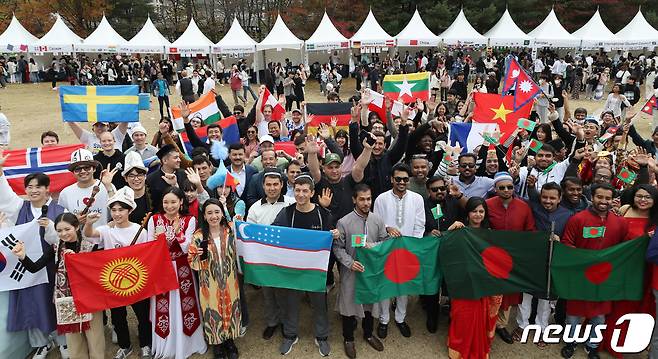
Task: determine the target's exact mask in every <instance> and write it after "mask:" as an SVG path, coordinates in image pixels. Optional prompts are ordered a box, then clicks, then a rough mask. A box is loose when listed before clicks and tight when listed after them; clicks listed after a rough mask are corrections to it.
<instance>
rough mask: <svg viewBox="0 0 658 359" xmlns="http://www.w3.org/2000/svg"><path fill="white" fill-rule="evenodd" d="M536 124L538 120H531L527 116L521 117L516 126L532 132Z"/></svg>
mask: <svg viewBox="0 0 658 359" xmlns="http://www.w3.org/2000/svg"><path fill="white" fill-rule="evenodd" d="M536 125H537V122H534V121H530V120H528V119H526V118H520V119H519V121H518V122H517V123H516V126H517V127H518V128H522V129H524V130H528V131H530V132H532V131H534V129H535V126H536Z"/></svg>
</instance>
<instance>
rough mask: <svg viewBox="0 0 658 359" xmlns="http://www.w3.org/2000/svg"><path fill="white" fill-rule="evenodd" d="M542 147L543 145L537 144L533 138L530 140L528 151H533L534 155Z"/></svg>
mask: <svg viewBox="0 0 658 359" xmlns="http://www.w3.org/2000/svg"><path fill="white" fill-rule="evenodd" d="M543 146H544V144H543V143H542V142H539V141H537V140H535V139H534V138H533V139H531V140H530V149H531V150H533V151H534V152H535V153H537V152H539V150H541V148H542V147H543Z"/></svg>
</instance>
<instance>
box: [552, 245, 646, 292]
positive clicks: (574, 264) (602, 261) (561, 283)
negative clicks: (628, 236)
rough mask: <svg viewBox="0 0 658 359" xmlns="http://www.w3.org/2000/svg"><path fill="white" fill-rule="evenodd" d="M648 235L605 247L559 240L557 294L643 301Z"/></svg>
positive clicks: (554, 281)
mask: <svg viewBox="0 0 658 359" xmlns="http://www.w3.org/2000/svg"><path fill="white" fill-rule="evenodd" d="M648 243H649V237H648V236H642V237H639V238H636V239H634V240H632V241H627V242H623V243H620V244H617V245H615V246H612V247H608V248H605V249H601V250H591V249H581V248H573V247H569V246H566V245H564V244H561V243H556V244H555V248H554V250H553V261H552V263H551V275H552V286H553V288H554V291H555V294H556V295H558V296H560V297H562V298H565V299H578V300H589V301H607V300H640V299H642V294H643V283H644V282H643V280H644V269H645V265H646V264H645V261H644V255H645V253H646V252H647V246H648Z"/></svg>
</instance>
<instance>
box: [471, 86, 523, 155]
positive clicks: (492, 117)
mask: <svg viewBox="0 0 658 359" xmlns="http://www.w3.org/2000/svg"><path fill="white" fill-rule="evenodd" d="M473 100H474V101H475V109H474V110H473V121H474V122H479V123H495V124H497V125H498V128H499V129H500V133H501V136H500V143H505V141H506V140H507V138H508V137H509V136H510V135H511V134H512V132H514V130H515V129H516V127H517V124H518V122H519V119H522V118H523V119H526V118H528V117H529V116H530V111H531V110H532V103H528V104H526V105H524V106H522V107H521V108H519V109H517V110H514V105H513V103H514V96H509V95H508V96H502V97H501V96H500V95H497V94H487V93H479V92H476V93H475V95H474V96H473Z"/></svg>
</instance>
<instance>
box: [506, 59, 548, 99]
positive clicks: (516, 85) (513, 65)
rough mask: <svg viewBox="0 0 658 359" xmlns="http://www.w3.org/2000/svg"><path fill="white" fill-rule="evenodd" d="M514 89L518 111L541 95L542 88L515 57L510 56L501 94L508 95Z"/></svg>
mask: <svg viewBox="0 0 658 359" xmlns="http://www.w3.org/2000/svg"><path fill="white" fill-rule="evenodd" d="M512 89H513V90H514V96H513V97H514V101H512V105H513V109H514V110H515V111H516V110H518V109H520V108H521V107H523V106H525V105H526V104H528V103H529V102H530V101H532V100H533V99H534V98H535V97H537V96H539V93H540V92H541V88H540V87H539V85H537V83H535V81H534V80H533V79H532V77H530V75H528V73H527V72H525V70H524V69H523V67H521V65H520V64H519V62H518V61H516V59H515V58H513V57H510V60H509V63H508V64H507V71H505V78H504V79H503V90H502V91H501V94H503V95H506V94H507V92H508V91H509V90H512Z"/></svg>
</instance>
